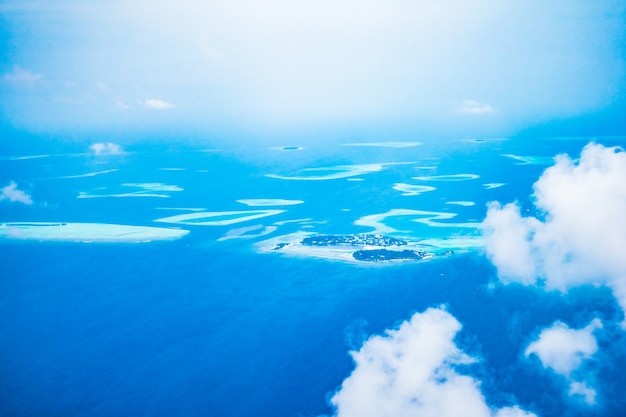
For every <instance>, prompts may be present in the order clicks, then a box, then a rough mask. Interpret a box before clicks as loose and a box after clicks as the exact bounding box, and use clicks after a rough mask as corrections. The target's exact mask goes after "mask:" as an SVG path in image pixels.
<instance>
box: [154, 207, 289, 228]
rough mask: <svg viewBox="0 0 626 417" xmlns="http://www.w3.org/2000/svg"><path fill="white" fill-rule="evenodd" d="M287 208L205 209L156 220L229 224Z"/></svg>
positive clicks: (178, 222)
mask: <svg viewBox="0 0 626 417" xmlns="http://www.w3.org/2000/svg"><path fill="white" fill-rule="evenodd" d="M284 212H285V210H243V211H211V212H209V211H204V212H199V213H187V214H179V215H177V216H170V217H163V218H160V219H156V220H155V222H160V223H174V224H188V225H195V226H228V225H230V224H235V223H241V222H246V221H248V220H254V219H260V218H262V217H267V216H274V215H276V214H281V213H284Z"/></svg>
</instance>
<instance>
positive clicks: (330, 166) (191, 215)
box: [0, 138, 626, 417]
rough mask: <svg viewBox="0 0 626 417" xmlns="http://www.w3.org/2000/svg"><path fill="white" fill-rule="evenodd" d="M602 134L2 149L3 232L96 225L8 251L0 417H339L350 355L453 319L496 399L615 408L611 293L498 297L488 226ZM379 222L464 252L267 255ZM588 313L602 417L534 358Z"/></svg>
mask: <svg viewBox="0 0 626 417" xmlns="http://www.w3.org/2000/svg"><path fill="white" fill-rule="evenodd" d="M590 140H593V138H560V139H555V138H547V139H537V138H535V139H533V140H532V141H530V140H525V139H511V140H504V139H488V140H486V139H485V140H483V139H481V140H463V141H450V142H444V143H442V142H432V143H429V142H426V143H423V144H414V143H395V142H390V143H389V142H381V143H378V144H368V145H367V146H365V145H364V144H360V143H358V141H354V142H352V143H351V142H349V141H347V142H346V144H336V145H332V146H330V145H326V146H324V147H315V146H310V145H306V144H302V145H301V144H297V143H296V144H289V145H288V146H287V145H285V146H277V147H251V148H245V149H244V148H232V149H229V148H223V147H222V148H220V147H215V148H212V147H207V148H194V147H190V146H179V147H176V148H169V149H164V148H163V147H160V148H155V149H151V148H148V147H142V146H141V145H135V147H133V146H130V145H129V146H127V147H126V149H125V152H124V153H120V154H110V155H107V154H100V155H97V154H95V153H94V152H92V151H89V150H88V149H85V150H84V152H78V153H75V152H74V151H68V152H67V153H63V152H62V151H61V152H58V153H55V154H48V155H43V156H42V155H35V154H29V153H28V152H26V150H21V151H18V152H13V153H11V154H8V153H6V152H5V155H1V159H0V185H2V186H4V185H6V184H9V182H10V181H14V182H15V183H16V184H17V186H18V187H19V188H20V189H21V190H25V191H26V192H27V193H28V194H29V195H31V197H32V200H33V203H32V204H29V205H26V204H19V203H9V202H8V201H0V204H1V205H0V223H16V222H28V223H31V224H33V223H35V222H47V223H52V224H66V225H67V224H74V223H80V224H83V223H84V224H86V225H79V226H80V229H79V233H80V234H79V236H78V237H76V236H73V237H72V236H68V235H67V234H66V232H65V231H66V230H67V228H66V229H64V228H63V227H62V226H39V225H38V226H23V225H22V226H20V227H22V228H23V230H21V229H20V227H17V229H16V227H13V229H12V231H11V232H8V231H6V227H5V230H4V231H3V232H2V233H3V234H2V235H1V236H0V254H1V255H0V257H1V258H0V259H1V262H2V278H1V279H0V355H1V357H2V360H1V361H0V415H6V416H94V415H98V416H120V415H133V416H223V417H230V416H232V417H235V416H251V415H266V416H320V415H330V414H332V413H333V409H332V407H331V406H330V405H329V398H330V397H331V396H332V394H333V393H334V392H335V391H336V389H337V388H338V387H339V386H340V385H341V383H342V381H343V380H344V379H345V378H346V377H348V376H349V375H350V373H351V371H352V369H353V368H354V364H353V362H352V359H351V357H350V356H349V354H348V352H349V351H350V350H355V349H359V348H360V346H361V344H362V343H363V342H364V341H365V340H366V339H367V338H368V337H369V336H370V335H373V334H381V333H383V332H384V331H385V329H389V328H392V327H393V326H395V325H397V324H398V323H400V322H402V321H403V320H406V319H408V318H409V317H410V316H411V314H412V313H414V312H419V311H424V310H425V309H427V308H429V307H433V306H439V305H445V306H446V308H447V310H448V311H450V312H451V313H452V314H453V315H454V316H455V317H456V318H457V319H458V320H459V321H460V322H461V323H462V324H463V330H462V331H461V332H460V334H459V336H458V337H457V344H458V345H459V346H460V347H461V348H462V349H463V350H464V351H465V352H467V353H468V354H471V355H473V356H476V357H479V358H480V361H479V362H478V363H476V364H473V365H471V366H470V369H469V372H471V374H472V375H473V376H474V377H476V378H479V379H480V380H481V381H482V385H481V390H482V392H483V394H484V395H485V398H486V399H487V401H488V403H489V404H490V405H492V406H494V407H500V406H506V405H511V404H513V403H514V404H519V405H520V406H521V407H523V408H525V409H527V410H530V411H533V412H535V413H537V414H538V415H541V416H560V415H586V416H590V415H615V416H617V415H621V414H620V413H621V412H622V411H623V410H624V407H626V400H625V399H624V398H623V395H622V393H623V391H624V388H626V376H624V374H623V372H621V371H620V370H621V369H624V366H626V355H625V354H624V352H626V350H624V348H623V346H624V342H625V341H626V340H625V338H624V336H623V334H622V333H623V332H621V331H620V330H619V329H618V328H617V327H616V326H617V325H611V324H610V323H612V322H616V323H617V322H619V321H620V320H621V318H620V317H621V314H622V313H621V310H620V308H619V306H617V304H616V302H615V300H614V298H613V296H612V294H611V292H610V290H608V289H606V288H601V287H599V288H595V287H593V288H592V287H584V288H579V289H576V290H573V291H571V292H570V293H568V294H567V295H563V294H560V293H550V292H547V293H546V292H544V291H541V290H538V289H535V288H529V287H522V286H520V285H508V286H504V285H502V284H499V283H498V279H497V276H496V271H495V268H494V267H493V266H492V265H491V263H490V262H489V260H488V259H487V258H486V256H485V254H484V249H483V248H482V238H481V236H480V232H479V230H478V227H477V226H478V223H479V222H480V221H482V219H483V218H484V216H485V213H486V204H487V203H488V202H489V201H500V202H503V203H505V202H511V201H519V202H520V204H521V206H522V210H523V212H525V213H529V214H536V213H534V207H533V205H532V184H533V183H534V182H535V181H536V180H537V179H538V178H539V176H540V175H541V173H542V172H543V170H544V169H545V168H547V167H548V166H549V165H550V164H552V158H553V157H554V156H555V155H556V154H558V153H564V152H565V153H569V154H570V155H572V156H573V157H576V156H577V155H578V154H579V153H580V150H581V149H582V147H583V146H584V145H585V144H586V143H587V142H588V141H590ZM596 140H597V141H598V142H600V143H604V144H605V145H610V146H614V145H622V146H623V145H624V144H625V142H626V139H625V138H600V139H596ZM30 156H38V157H36V158H34V157H33V158H30ZM26 157H28V158H26ZM393 210H409V211H410V210H413V211H418V210H419V211H421V212H428V213H431V214H426V215H425V214H417V213H414V212H412V214H411V213H409V214H403V215H391V216H389V215H388V214H389V213H394V212H393ZM433 213H434V214H433ZM386 214H387V215H386ZM452 215H454V216H452ZM590 215H592V214H591V213H590ZM250 216H252V217H253V218H249V217H250ZM372 216H374V218H375V219H378V220H376V221H377V222H378V224H379V226H380V225H383V226H384V227H386V228H387V232H386V233H385V234H388V235H391V236H398V237H402V238H406V239H409V240H411V239H412V240H425V239H427V240H428V242H429V244H430V245H434V246H433V247H434V248H435V249H436V248H437V247H438V246H441V247H445V248H446V249H452V250H453V251H454V254H452V255H446V256H436V257H435V258H433V259H429V260H423V261H407V262H398V263H390V264H383V263H367V262H361V263H359V262H356V261H349V260H343V259H340V258H341V257H335V258H333V256H328V254H322V255H320V254H316V253H314V252H308V253H307V252H306V251H300V252H298V253H289V252H288V251H286V252H283V251H281V250H264V249H267V248H268V247H269V248H271V244H268V245H270V246H267V245H266V244H264V242H267V241H268V240H269V239H275V238H277V237H280V236H286V235H291V234H293V233H298V232H300V233H314V234H356V233H371V232H372V231H373V230H374V229H376V225H372V221H371V219H372ZM424 219H430V220H426V221H424ZM416 220H417V221H416ZM95 225H104V227H105V228H104V229H98V227H96V226H95ZM111 225H116V226H115V228H111ZM120 225H121V226H120ZM125 226H142V227H150V228H167V229H176V230H183V231H187V232H188V233H187V234H185V235H181V236H179V237H178V238H177V239H173V240H170V239H169V238H163V239H164V240H160V239H159V236H160V235H159V233H161V232H159V229H156V230H155V229H149V230H151V231H152V232H151V233H152V234H151V235H150V236H149V237H146V236H145V235H141V236H139V237H136V236H138V235H133V233H136V231H134V230H131V229H124V227H125ZM46 227H47V228H48V229H45V228H46ZM44 229H45V230H44ZM44 232H45V233H44ZM142 233H143V231H142ZM25 236H26V237H25ZM27 237H28V238H27ZM100 240H105V241H100ZM135 240H151V241H150V242H139V243H138V242H135ZM270 242H272V241H271V240H270ZM593 317H600V318H602V319H603V320H604V321H605V322H606V323H607V324H606V329H605V332H604V333H603V334H604V335H605V336H603V337H604V338H603V339H600V340H599V343H600V345H601V346H602V347H603V349H602V352H603V353H602V355H604V356H603V358H605V359H606V358H608V359H607V360H606V361H605V360H597V363H596V365H595V366H596V368H597V369H596V373H595V375H596V376H597V381H594V382H595V385H594V387H595V388H596V390H597V391H598V392H599V397H600V398H601V401H599V404H598V405H597V406H595V407H589V406H586V405H581V404H579V403H576V402H572V401H571V400H570V398H569V397H568V396H567V395H566V393H565V394H564V390H565V391H566V390H567V388H566V383H565V382H564V381H562V380H561V379H559V378H558V377H557V376H555V375H551V374H550V373H546V372H545V370H541V369H538V368H537V367H536V366H532V365H531V364H529V361H528V360H527V359H526V358H524V357H523V347H524V346H526V345H527V344H528V342H529V340H530V339H529V337H530V336H532V335H533V333H536V332H537V330H538V329H540V328H542V327H546V326H549V325H550V324H552V323H553V322H554V321H556V320H562V321H564V322H566V323H569V324H570V325H571V326H578V327H580V326H585V325H586V324H587V323H589V321H590V320H591V319H592V318H593ZM611 326H613V327H611ZM609 336H610V337H609Z"/></svg>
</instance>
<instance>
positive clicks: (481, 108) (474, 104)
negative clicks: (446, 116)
mask: <svg viewBox="0 0 626 417" xmlns="http://www.w3.org/2000/svg"><path fill="white" fill-rule="evenodd" d="M457 113H461V114H490V113H495V110H494V109H493V107H491V106H490V105H489V104H487V103H479V102H478V101H475V100H465V101H464V102H463V103H462V104H461V107H460V108H459V109H458V110H457Z"/></svg>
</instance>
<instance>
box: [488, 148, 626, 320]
mask: <svg viewBox="0 0 626 417" xmlns="http://www.w3.org/2000/svg"><path fill="white" fill-rule="evenodd" d="M625 178H626V152H624V151H623V150H622V149H620V148H607V147H604V146H602V145H598V144H593V143H591V144H589V145H587V146H585V148H584V149H583V151H582V153H581V157H580V160H579V161H577V162H576V161H574V160H572V159H571V158H569V157H568V156H566V155H560V156H558V157H557V158H556V164H555V165H554V166H552V167H550V168H548V169H546V170H545V172H544V173H543V175H542V176H541V178H540V179H539V180H538V181H537V182H536V183H535V185H534V195H535V205H536V207H537V209H538V211H539V213H541V217H540V218H533V217H522V216H521V214H520V209H519V206H518V204H517V203H513V204H507V205H505V206H504V207H503V206H501V205H500V204H499V203H491V204H490V205H489V209H488V211H487V217H486V219H485V220H484V222H483V231H484V234H485V237H486V249H487V255H488V256H489V258H490V259H491V261H492V262H493V264H494V265H495V266H496V268H497V270H498V275H499V276H500V278H501V280H502V281H503V282H520V283H522V284H526V285H532V284H536V283H538V282H539V281H541V282H543V283H544V285H545V287H546V289H548V290H555V289H556V290H560V291H563V292H565V291H567V290H568V289H569V288H571V287H574V286H579V285H588V284H592V285H606V286H608V287H610V288H611V289H612V290H613V293H614V295H615V297H616V298H617V300H618V302H619V303H620V306H621V307H622V309H623V310H626V256H624V248H625V247H626V216H625V215H624V213H626V181H625V180H624V179H625ZM625 323H626V322H625Z"/></svg>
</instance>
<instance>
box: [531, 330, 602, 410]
mask: <svg viewBox="0 0 626 417" xmlns="http://www.w3.org/2000/svg"><path fill="white" fill-rule="evenodd" d="M601 328H602V322H601V321H600V320H599V319H597V318H596V319H594V320H592V321H591V322H590V323H589V324H588V325H587V326H586V327H584V328H582V329H580V330H575V329H571V328H569V327H568V326H567V325H566V324H564V323H561V322H556V323H554V324H553V325H552V326H551V327H549V328H547V329H543V330H542V331H541V333H540V334H539V337H538V338H537V340H535V341H534V342H532V343H531V344H530V345H528V347H527V348H526V351H525V352H524V354H525V355H526V357H529V356H531V355H536V356H537V357H538V358H539V360H540V361H541V364H542V365H543V367H544V368H547V369H551V370H552V371H553V372H555V373H556V374H559V375H562V376H564V377H565V378H567V380H568V382H569V384H570V389H569V395H572V396H573V395H581V396H583V397H584V400H585V402H586V403H587V404H595V397H596V392H595V390H594V389H592V388H590V387H589V386H588V385H587V383H586V382H584V381H578V380H577V378H574V377H572V373H573V372H575V371H576V370H578V369H579V368H580V366H581V365H582V363H583V361H585V360H587V359H589V358H591V357H592V356H593V355H594V354H595V353H596V352H597V351H598V344H597V342H596V338H595V336H594V335H593V332H594V331H595V330H597V329H601Z"/></svg>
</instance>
